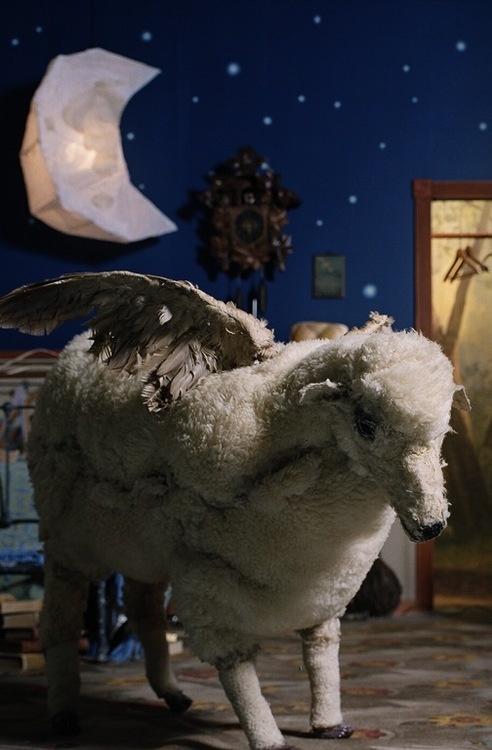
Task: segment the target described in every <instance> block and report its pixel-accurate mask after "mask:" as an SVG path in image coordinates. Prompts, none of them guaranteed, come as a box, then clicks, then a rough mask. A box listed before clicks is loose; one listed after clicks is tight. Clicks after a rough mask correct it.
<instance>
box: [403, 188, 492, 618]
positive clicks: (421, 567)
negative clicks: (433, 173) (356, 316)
mask: <svg viewBox="0 0 492 750" xmlns="http://www.w3.org/2000/svg"><path fill="white" fill-rule="evenodd" d="M412 194H413V201H414V248H415V255H414V258H415V328H416V329H417V330H418V331H421V332H422V333H423V334H424V335H425V336H428V337H429V338H431V337H432V279H431V244H432V237H431V230H432V226H431V203H432V201H433V200H492V181H471V182H461V181H436V180H428V179H416V180H413V182H412ZM433 573H434V543H433V542H425V543H423V544H419V545H418V546H417V551H416V605H417V608H418V609H421V610H427V611H428V610H431V609H432V607H433V601H434V582H433V578H434V575H433Z"/></svg>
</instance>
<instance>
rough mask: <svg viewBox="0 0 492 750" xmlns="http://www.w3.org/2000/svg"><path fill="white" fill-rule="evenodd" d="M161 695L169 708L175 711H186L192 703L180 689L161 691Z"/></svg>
mask: <svg viewBox="0 0 492 750" xmlns="http://www.w3.org/2000/svg"><path fill="white" fill-rule="evenodd" d="M161 697H162V698H164V700H165V701H166V703H167V705H168V706H169V708H170V710H171V711H175V712H176V713H183V711H186V710H187V709H188V708H189V707H190V706H191V704H192V703H193V701H192V700H191V698H188V696H187V695H185V694H184V693H182V692H181V691H179V692H177V693H163V694H162V696H161Z"/></svg>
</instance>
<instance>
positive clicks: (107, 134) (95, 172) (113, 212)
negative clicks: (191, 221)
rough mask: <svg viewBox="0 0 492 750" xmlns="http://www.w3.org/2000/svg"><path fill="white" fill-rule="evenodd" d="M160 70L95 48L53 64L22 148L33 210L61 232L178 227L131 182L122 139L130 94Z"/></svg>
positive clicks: (115, 238)
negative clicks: (122, 128) (122, 119)
mask: <svg viewBox="0 0 492 750" xmlns="http://www.w3.org/2000/svg"><path fill="white" fill-rule="evenodd" d="M158 73H160V71H159V70H158V69H157V68H152V67H150V66H148V65H145V64H144V63H141V62H137V61H135V60H130V59H128V58H126V57H122V56H120V55H115V54H113V53H112V52H107V51H106V50H103V49H98V48H95V49H88V50H85V51H84V52H77V53H75V54H72V55H59V56H58V57H56V58H54V60H52V61H51V62H50V64H49V66H48V69H47V71H46V74H45V76H44V78H43V80H42V81H41V84H40V86H39V88H38V89H37V91H36V92H35V94H34V97H33V99H32V102H31V109H30V112H29V116H28V118H27V123H26V130H25V134H24V140H23V143H22V148H21V153H20V160H21V166H22V171H23V174H24V180H25V183H26V189H27V196H28V202H29V210H30V212H31V214H32V215H33V216H35V217H36V218H38V219H40V220H41V221H43V222H44V223H45V224H48V225H49V226H51V227H53V228H54V229H57V230H59V231H60V232H65V233H66V234H73V235H77V236H80V237H88V238H91V239H98V240H107V241H110V242H123V243H126V242H136V241H137V240H143V239H146V238H148V237H156V236H158V235H161V234H166V233H167V232H172V231H175V230H176V229H177V227H176V225H175V224H174V223H173V222H172V221H171V220H170V219H168V218H167V216H165V215H164V214H163V213H161V211H159V210H158V209H157V208H156V206H154V204H153V203H151V202H150V201H149V200H148V199H147V198H145V196H143V195H142V193H141V192H140V191H139V190H137V188H135V187H134V186H133V185H132V184H131V181H130V176H129V173H128V168H127V165H126V162H125V158H124V155H123V148H122V145H121V133H120V119H121V114H122V112H123V110H124V108H125V106H126V104H127V102H128V100H129V99H131V97H132V96H133V94H134V93H135V92H136V91H138V90H139V89H141V88H142V87H143V86H145V85H146V84H147V83H148V82H149V81H151V80H152V79H153V78H154V77H155V76H156V75H157V74H158Z"/></svg>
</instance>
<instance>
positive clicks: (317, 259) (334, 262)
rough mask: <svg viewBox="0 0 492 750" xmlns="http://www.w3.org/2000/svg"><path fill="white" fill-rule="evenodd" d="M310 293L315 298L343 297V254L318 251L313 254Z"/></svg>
mask: <svg viewBox="0 0 492 750" xmlns="http://www.w3.org/2000/svg"><path fill="white" fill-rule="evenodd" d="M312 294H313V297H314V298H316V299H343V298H344V297H345V255H340V254H338V253H319V254H317V255H314V256H313V287H312Z"/></svg>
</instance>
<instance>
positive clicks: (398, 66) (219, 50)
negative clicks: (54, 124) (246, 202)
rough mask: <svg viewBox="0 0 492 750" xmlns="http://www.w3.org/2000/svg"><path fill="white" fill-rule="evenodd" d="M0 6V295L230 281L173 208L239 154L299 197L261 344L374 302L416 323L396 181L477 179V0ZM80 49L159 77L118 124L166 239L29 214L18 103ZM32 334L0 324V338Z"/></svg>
mask: <svg viewBox="0 0 492 750" xmlns="http://www.w3.org/2000/svg"><path fill="white" fill-rule="evenodd" d="M0 17H1V21H2V22H1V27H0V28H1V32H0V97H1V103H2V108H1V120H0V122H1V125H0V127H1V129H2V139H1V146H0V149H1V152H0V153H1V160H2V161H1V163H2V182H3V189H2V195H3V196H4V198H3V205H2V206H1V208H0V258H1V266H2V273H1V278H0V293H5V292H7V291H9V290H10V289H12V288H13V287H16V286H19V285H21V284H24V283H28V282H31V281H36V280H39V279H44V278H50V277H53V276H58V275H59V274H62V273H68V272H72V271H78V270H106V269H112V268H115V269H130V270H133V271H138V272H149V273H154V274H161V275H164V276H169V277H173V278H187V279H189V280H191V281H193V282H195V283H197V284H198V285H199V286H200V287H201V288H202V289H204V290H205V291H207V292H209V293H211V294H213V295H215V296H217V297H220V298H225V297H227V296H228V294H229V291H230V290H229V282H228V280H227V278H226V277H225V276H224V275H221V276H219V277H218V278H217V279H215V280H212V279H209V278H208V276H207V273H206V271H205V270H204V268H202V266H201V265H199V264H198V263H197V248H198V246H199V244H200V243H199V240H198V237H197V231H196V230H197V223H196V221H194V220H191V221H190V220H185V219H183V218H182V215H181V209H182V207H183V206H184V205H185V204H186V203H187V201H188V196H189V191H190V190H203V189H205V188H206V187H207V185H208V183H207V180H206V175H207V173H208V172H209V170H210V169H211V168H212V167H213V166H214V165H216V164H217V163H219V162H222V161H224V160H225V159H226V158H228V157H229V156H231V155H233V154H234V153H236V151H237V149H238V148H239V147H241V146H245V145H250V146H253V148H255V149H256V151H257V152H258V153H260V154H262V155H263V156H265V157H267V158H268V159H269V160H270V162H271V164H272V166H273V167H274V168H275V169H276V170H277V171H279V172H280V173H281V175H282V182H283V184H284V185H285V186H286V187H288V188H290V189H292V190H294V191H296V192H297V193H298V194H299V196H300V198H301V201H302V205H301V206H300V207H299V208H297V209H296V210H293V211H291V212H289V217H290V221H289V225H288V227H287V231H288V233H289V234H290V235H291V236H292V239H293V246H294V253H293V254H292V255H291V256H289V258H288V260H287V270H286V272H285V273H284V274H280V273H277V275H276V278H275V281H274V282H273V283H271V284H269V290H268V310H267V318H268V320H269V322H270V324H271V325H272V326H273V327H274V328H275V330H276V333H277V337H278V338H280V339H286V338H287V337H288V335H289V327H290V325H291V324H292V323H293V322H294V321H296V320H301V319H318V320H325V319H330V320H339V321H345V322H347V323H348V324H349V325H359V324H361V323H362V322H363V321H364V320H365V319H366V317H367V314H368V312H369V311H370V310H372V309H377V310H379V311H381V312H386V313H389V314H391V315H393V316H394V317H395V318H396V325H397V327H398V328H403V327H406V326H410V325H412V323H413V315H414V310H413V204H412V196H411V181H412V180H413V179H415V178H419V177H428V178H431V179H442V180H483V179H491V178H492V93H491V91H492V90H491V86H492V42H491V29H492V2H491V1H490V0H138V1H137V0H92V2H90V0H76V1H74V2H67V0H16V1H14V0H8V2H7V3H6V4H4V5H3V6H2V10H1V15H0ZM88 47H103V48H105V49H107V50H109V51H112V52H116V53H118V54H121V55H125V56H127V57H130V58H133V59H136V60H140V61H142V62H146V63H148V64H150V65H153V66H156V67H158V68H160V69H161V70H162V74H161V75H159V76H158V77H157V78H155V79H154V80H153V81H152V82H151V83H150V84H149V85H148V86H146V87H145V88H144V89H142V90H141V91H140V92H138V93H137V94H136V95H135V97H134V98H133V99H132V100H131V101H130V102H129V104H128V106H127V108H126V110H125V112H124V115H123V119H122V125H121V130H122V139H123V144H124V150H125V155H126V159H127V162H128V166H129V170H130V174H131V177H132V181H133V183H134V184H136V185H139V186H142V190H144V192H145V195H147V197H148V198H149V199H150V200H152V201H153V202H154V203H155V204H156V205H157V206H158V207H159V208H160V209H161V210H162V211H163V212H164V213H165V214H167V215H168V216H169V217H170V218H172V219H173V220H174V221H175V222H176V223H177V224H178V227H179V230H178V232H176V233H174V234H171V235H166V236H163V237H161V238H159V239H156V240H152V241H148V242H144V243H138V244H137V245H130V246H123V245H117V246H116V245H113V244H109V243H99V242H94V241H93V242H89V241H85V240H78V239H74V238H70V237H67V236H65V235H62V234H60V233H57V232H55V231H53V230H51V229H49V228H48V227H45V226H44V225H42V224H41V223H40V222H37V221H33V220H32V219H30V217H29V213H28V210H27V202H26V196H25V192H24V187H23V183H22V177H21V173H20V167H19V163H18V157H17V154H18V151H19V148H20V144H21V140H22V136H23V129H24V123H25V119H26V116H27V112H28V109H29V102H30V99H31V96H32V94H33V93H34V90H35V88H36V87H37V85H38V84H39V82H40V80H41V78H42V76H43V74H44V72H45V70H46V66H47V64H48V63H49V61H50V60H51V59H52V58H53V57H55V56H56V55H58V54H61V53H63V54H69V53H72V52H77V51H81V50H83V49H86V48H88ZM230 63H236V64H237V65H236V70H238V72H237V73H236V74H235V75H230V73H228V69H229V68H228V66H229V65H230ZM265 118H269V119H267V120H265ZM128 134H133V138H128ZM325 252H334V253H342V254H344V255H345V256H346V262H347V286H346V296H345V298H344V299H341V300H331V299H330V300H323V299H322V300H320V299H313V297H312V296H311V267H312V256H313V255H314V254H316V253H325ZM367 285H373V286H374V287H376V289H377V294H376V296H375V297H373V298H369V297H367V296H364V288H365V287H366V286H367ZM72 332H73V329H71V328H70V327H69V328H68V329H64V330H62V332H60V333H55V334H53V335H52V336H51V337H50V338H49V339H46V340H45V341H43V344H44V345H49V346H52V347H57V346H59V345H61V344H62V343H63V342H64V341H65V340H66V338H67V336H68V335H71V334H72ZM40 343H41V342H40V341H39V340H35V339H32V338H30V337H26V336H22V335H19V334H16V333H14V332H2V333H0V347H1V348H3V349H17V348H30V347H33V346H35V345H39V344H40Z"/></svg>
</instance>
